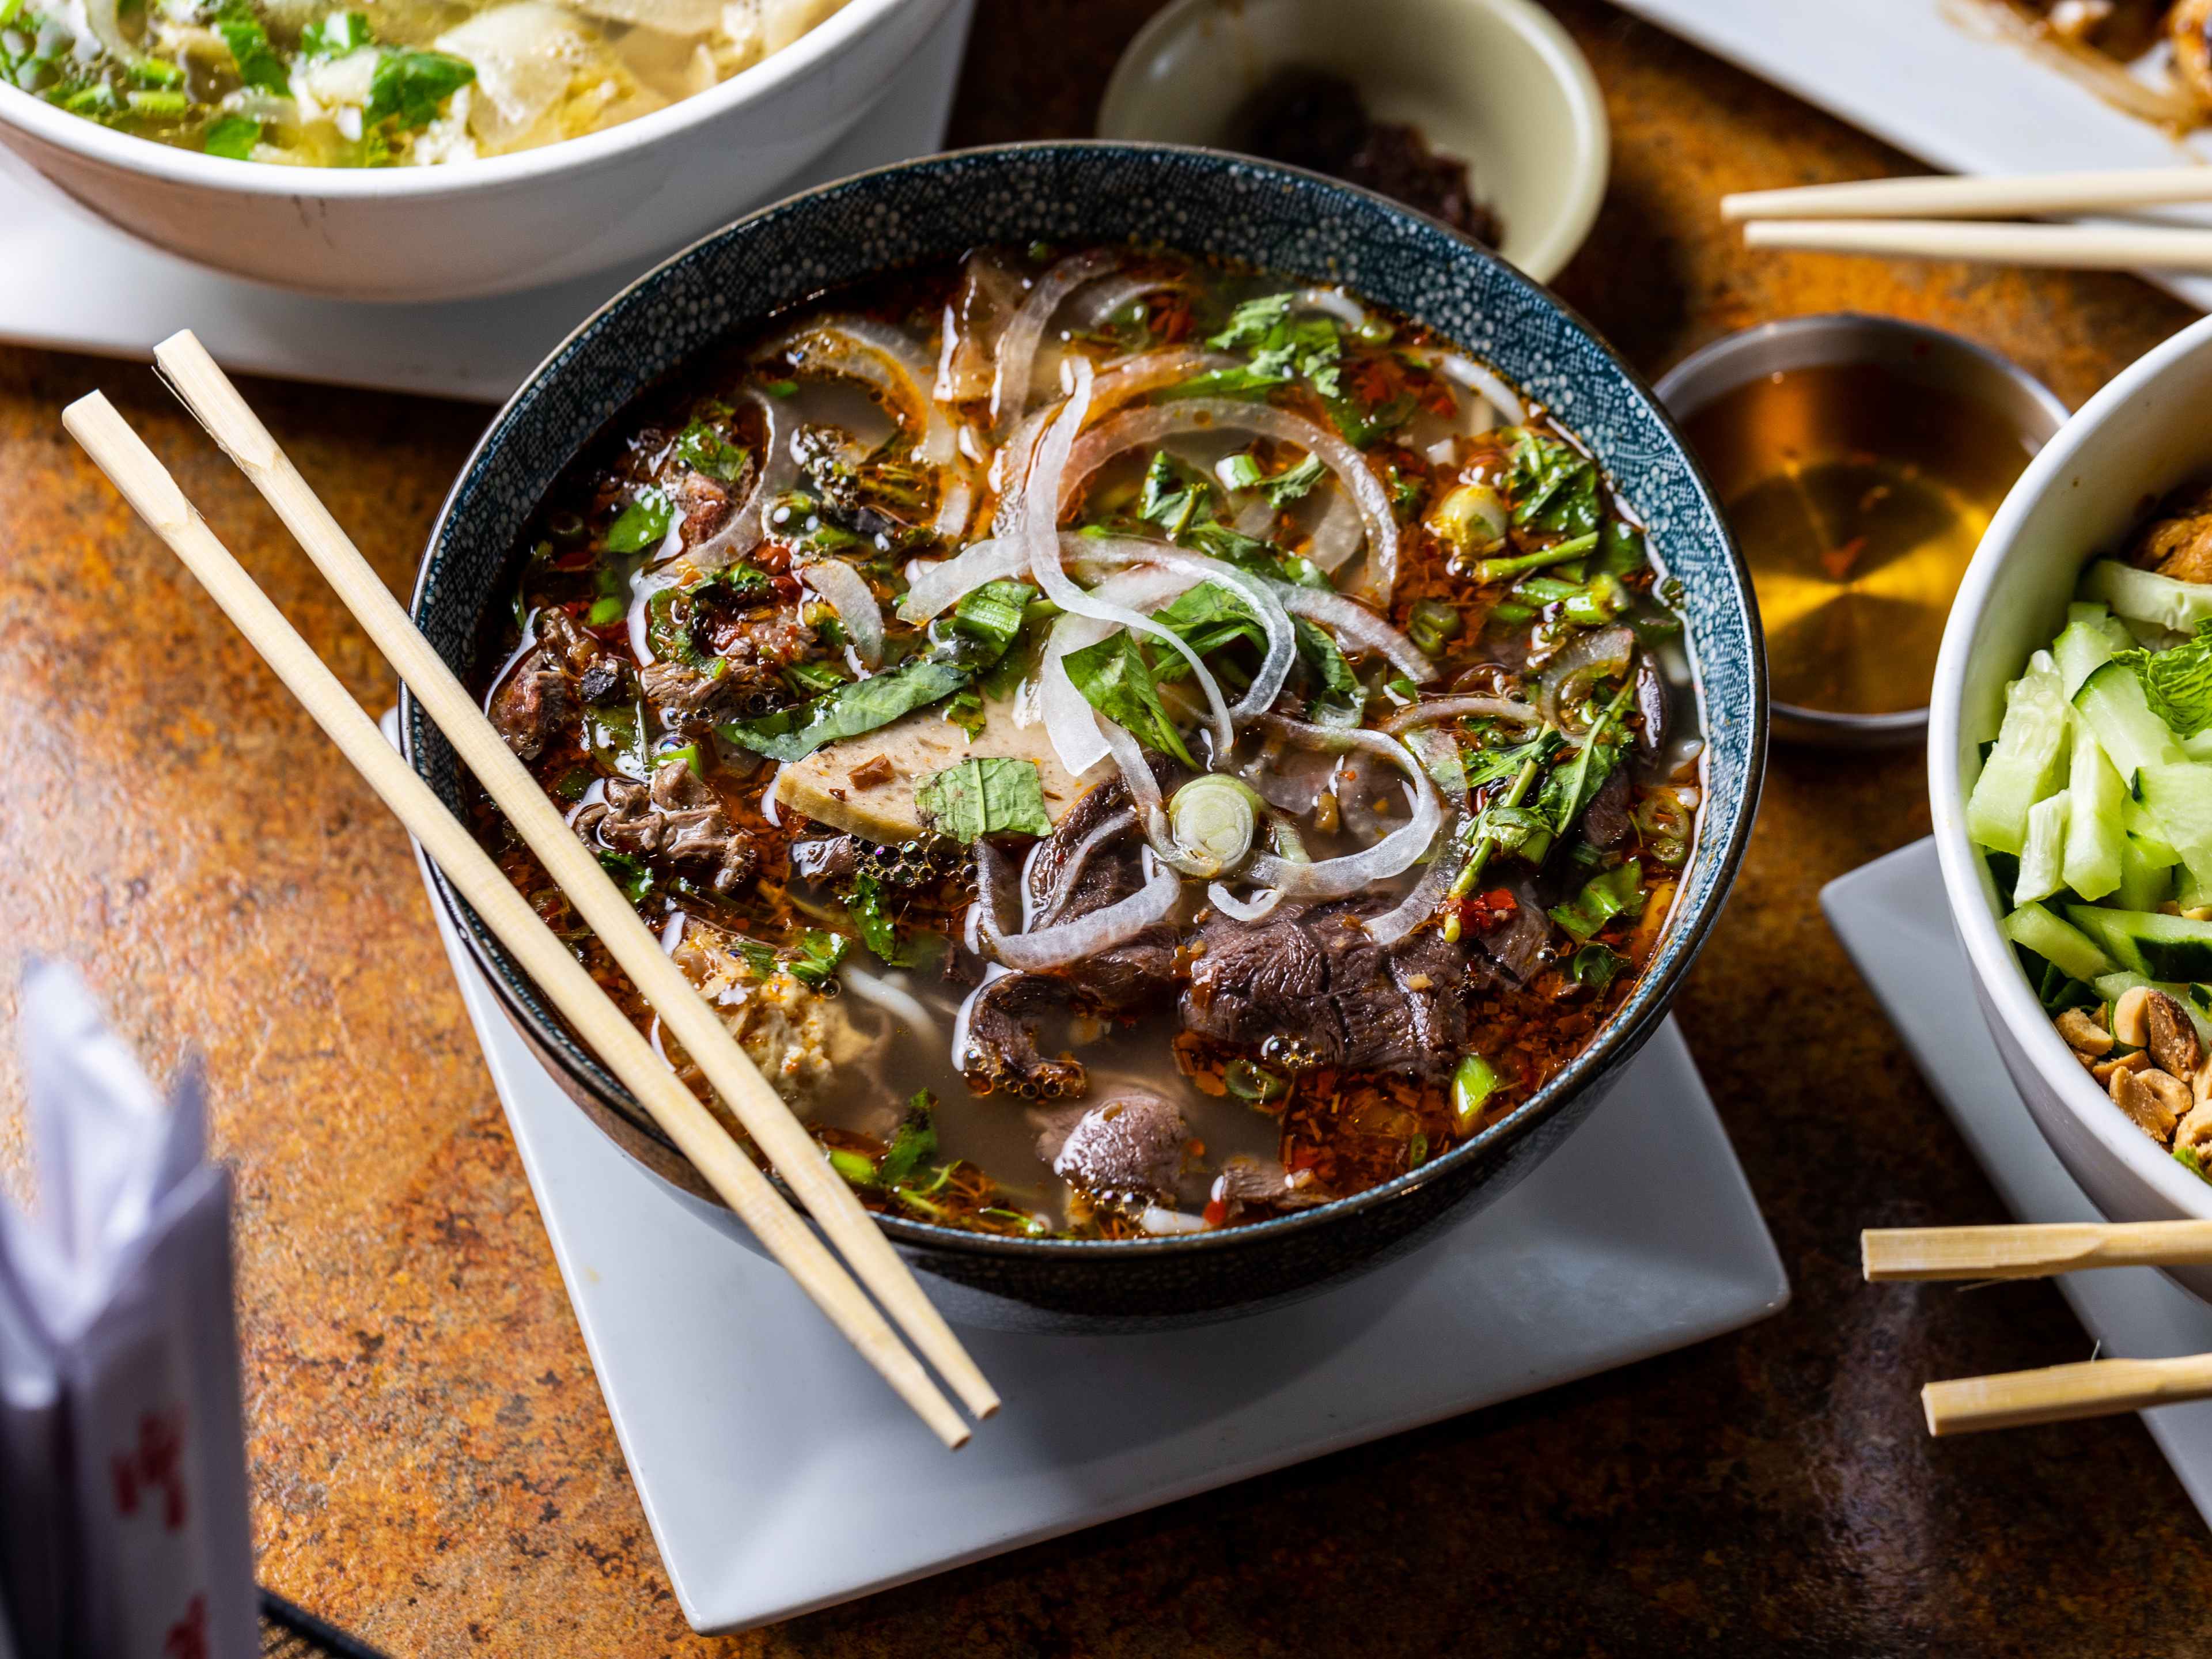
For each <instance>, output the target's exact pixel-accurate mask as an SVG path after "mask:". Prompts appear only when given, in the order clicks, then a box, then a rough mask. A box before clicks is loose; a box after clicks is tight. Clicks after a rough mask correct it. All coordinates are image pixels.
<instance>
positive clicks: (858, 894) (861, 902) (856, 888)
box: [845, 871, 905, 968]
mask: <svg viewBox="0 0 2212 1659" xmlns="http://www.w3.org/2000/svg"><path fill="white" fill-rule="evenodd" d="M845 914H846V915H848V916H850V917H852V919H853V925H854V927H857V928H859V929H860V943H861V944H863V945H866V946H867V947H868V949H870V950H871V951H874V952H875V953H876V955H877V956H878V957H879V958H881V959H882V961H883V963H884V966H885V967H887V968H897V967H901V966H903V965H904V963H905V958H904V957H902V955H901V954H900V953H899V943H898V927H897V926H896V924H895V923H894V922H893V921H891V919H890V912H888V911H887V910H885V909H884V887H883V884H882V883H881V882H879V881H878V880H877V879H876V878H874V877H873V876H872V875H869V874H868V873H867V872H865V871H863V872H861V873H860V874H859V875H857V876H855V877H854V878H853V896H852V897H850V898H848V899H847V900H846V901H845Z"/></svg>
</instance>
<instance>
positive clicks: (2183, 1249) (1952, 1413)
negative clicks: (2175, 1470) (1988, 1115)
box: [1859, 1221, 2212, 1434]
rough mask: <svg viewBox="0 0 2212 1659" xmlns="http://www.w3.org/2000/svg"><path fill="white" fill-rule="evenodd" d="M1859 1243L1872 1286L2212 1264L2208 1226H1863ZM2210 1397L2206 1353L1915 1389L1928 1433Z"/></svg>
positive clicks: (2211, 1227)
mask: <svg viewBox="0 0 2212 1659" xmlns="http://www.w3.org/2000/svg"><path fill="white" fill-rule="evenodd" d="M1859 1245H1860V1250H1861V1259H1862V1264H1863V1267H1864V1269H1865V1273H1866V1276H1867V1278H1868V1279H1870V1280H1887V1279H2041V1278H2045V1277H2046V1276H2048V1275H2050V1274H2051V1273H2075V1272H2079V1271H2082V1270H2085V1269H2087V1268H2091V1267H2193V1266H2197V1265H2201V1264H2203V1263H2207V1262H2212V1221H2136V1222H2063V1223H2051V1224H2029V1225H2022V1226H2013V1227H1899V1228H1888V1229H1878V1228H1869V1230H1867V1231H1865V1232H1863V1233H1861V1234H1860V1235H1859ZM2208 1397H2212V1354H2191V1355H2189V1356H2186V1357H2185V1358H2175V1359H2093V1360H2089V1361H2087V1362H2086V1363H2084V1364H2075V1365H2051V1366H2048V1367H2045V1369H2043V1370H2032V1371H2008V1372H2005V1373H2002V1374H2000V1375H1998V1376H1969V1377H1960V1378H1958V1379H1955V1380H1954V1381H1952V1382H1948V1383H1929V1384H1928V1385H1927V1386H1926V1387H1925V1388H1923V1389H1922V1390H1921V1391H1920V1399H1921V1404H1922V1405H1923V1407H1924V1408H1925V1409H1926V1411H1927V1413H1928V1431H1929V1433H1930V1434H1970V1433H1972V1432H1973V1431H1977V1430H1979V1429H2009V1428H2017V1427H2021V1426H2022V1425H2027V1424H2030V1423H2059V1422H2064V1421H2066V1420H2067V1419H2070V1418H2076V1417H2102V1416H2105V1415H2106V1414H2108V1413H2113V1412H2126V1411H2141V1410H2142V1409H2144V1408H2145V1407H2151V1406H2169V1405H2173V1404H2176V1403H2178V1402H2179V1401H2185V1400H2202V1399H2205V1398H2208Z"/></svg>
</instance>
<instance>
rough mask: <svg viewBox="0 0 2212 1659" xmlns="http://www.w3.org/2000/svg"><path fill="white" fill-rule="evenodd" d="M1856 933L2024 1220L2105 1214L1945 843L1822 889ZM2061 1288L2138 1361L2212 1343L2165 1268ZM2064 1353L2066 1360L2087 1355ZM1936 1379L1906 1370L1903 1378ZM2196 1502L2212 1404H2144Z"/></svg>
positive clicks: (1858, 950) (2204, 1500) (2211, 1466)
mask: <svg viewBox="0 0 2212 1659" xmlns="http://www.w3.org/2000/svg"><path fill="white" fill-rule="evenodd" d="M1820 907H1821V908H1822V909H1824V910H1826V912H1827V914H1828V925H1829V926H1830V927H1833V928H1834V929H1835V930H1836V936H1837V937H1838V939H1842V940H1843V942H1844V950H1846V951H1849V952H1850V957H1851V960H1852V961H1853V962H1854V963H1857V966H1858V970H1859V972H1860V973H1861V974H1862V975H1864V976H1865V978H1866V981H1867V983H1868V984H1869V986H1871V987H1873V989H1874V994H1875V999H1876V1000H1878V1001H1880V1002H1881V1006H1882V1012H1884V1013H1886V1014H1887V1015H1888V1016H1889V1019H1890V1024H1893V1025H1894V1026H1896V1027H1897V1031H1898V1035H1899V1036H1902V1037H1903V1038H1904V1039H1905V1047H1906V1048H1909V1049H1911V1051H1912V1059H1913V1062H1914V1064H1916V1065H1917V1066H1918V1067H1919V1068H1920V1074H1921V1075H1922V1076H1923V1077H1924V1078H1925V1079H1928V1086H1929V1088H1930V1089H1932V1090H1934V1091H1935V1092H1936V1098H1937V1099H1939V1100H1941V1101H1942V1103H1943V1108H1944V1109H1945V1110H1946V1111H1947V1112H1948V1113H1949V1114H1950V1115H1951V1121H1953V1122H1954V1123H1955V1124H1957V1125H1958V1126H1959V1133H1960V1134H1962V1135H1964V1136H1965V1137H1966V1145H1967V1146H1968V1147H1969V1148H1971V1149H1972V1152H1973V1154H1974V1157H1975V1158H1976V1159H1977V1160H1978V1162H1979V1163H1980V1164H1981V1166H1982V1168H1983V1169H1984V1170H1986V1171H1987V1172H1988V1173H1989V1177H1990V1182H1991V1183H1992V1184H1993V1185H1994V1186H1995V1187H1996V1189H1997V1194H1998V1196H1999V1197H2001V1198H2002V1199H2003V1200H2004V1201H2005V1206H2006V1207H2007V1208H2008V1209H2009V1210H2010V1211H2011V1212H2013V1214H2014V1215H2015V1216H2016V1217H2017V1218H2019V1219H2021V1220H2022V1221H2044V1222H2048V1221H2098V1220H2101V1219H2102V1217H2101V1216H2100V1215H2099V1214H2098V1212H2097V1211H2096V1208H2095V1207H2094V1206H2093V1205H2092V1204H2091V1203H2090V1202H2089V1200H2087V1198H2086V1197H2084V1196H2083V1195H2082V1193H2081V1188H2079V1187H2077V1186H2075V1184H2074V1179H2073V1177H2072V1176H2069V1175H2068V1174H2067V1173H2066V1171H2065V1170H2064V1169H2063V1167H2062V1166H2061V1165H2060V1164H2059V1162H2058V1158H2057V1154H2056V1153H2054V1152H2052V1151H2051V1148H2050V1147H2049V1146H2047V1145H2045V1141H2044V1139H2043V1136H2042V1134H2041V1133H2040V1132H2039V1131H2038V1130H2037V1128H2036V1127H2035V1121H2034V1120H2033V1118H2031V1117H2029V1116H2028V1115H2027V1107H2026V1106H2025V1105H2023V1104H2022V1103H2021V1098H2020V1094H2019V1091H2016V1090H2015V1088H2014V1087H2013V1086H2012V1080H2011V1079H2009V1078H2008V1077H2007V1076H2006V1075H2005V1071H2004V1062H2003V1061H2002V1060H2000V1059H1999V1058H1998V1057H1997V1045H1996V1039H1995V1038H1994V1037H1992V1036H1990V1033H1989V1028H1988V1027H1987V1026H1986V1025H1984V1024H1983V1023H1982V1016H1981V1011H1980V1010H1979V1009H1978V1007H1977V1006H1975V1002H1974V990H1973V980H1972V973H1973V969H1972V968H1970V967H1969V966H1968V965H1967V963H1966V947H1965V946H1964V945H1961V944H1960V942H1959V935H1958V933H1957V932H1956V930H1955V929H1954V927H1952V923H1951V912H1950V908H1949V906H1948V904H1947V903H1946V902H1944V896H1943V878H1942V872H1941V871H1940V870H1939V869H1938V868H1937V866H1936V843H1935V842H1933V841H1918V842H1914V843H1913V844H1912V845H1911V846H1910V847H1905V848H1899V850H1898V851H1896V852H1894V853H1892V854H1889V856H1888V857H1887V858H1882V859H1877V860H1875V861H1874V862H1873V863H1872V864H1869V865H1867V866H1865V867H1864V868H1863V869H1858V870H1854V871H1852V872H1851V873H1850V874H1849V875H1847V876H1841V877H1838V878H1837V879H1836V880H1834V881H1832V882H1830V883H1829V884H1827V886H1826V887H1825V888H1823V889H1821V890H1820ZM2057 1285H2058V1289H2059V1291H2060V1292H2061V1293H2062V1294H2063V1295H2064V1297H2066V1300H2067V1302H2068V1303H2069V1304H2070V1305H2071V1306H2072V1308H2073V1310H2074V1312H2075V1316H2077V1317H2079V1318H2080V1320H2081V1323H2082V1324H2083V1325H2084V1326H2086V1327H2087V1328H2088V1330H2089V1333H2090V1334H2091V1335H2093V1336H2094V1337H2095V1338H2096V1339H2097V1340H2098V1342H2099V1344H2100V1346H2101V1349H2102V1351H2103V1352H2106V1353H2111V1354H2115V1355H2125V1356H2126V1357H2128V1358H2134V1359H2154V1358H2164V1357H2166V1356H2169V1355H2173V1354H2185V1353H2203V1352H2208V1351H2212V1308H2208V1307H2206V1306H2205V1305H2204V1304H2203V1303H2202V1302H2199V1301H2198V1300H2197V1298H2196V1297H2193V1296H2191V1295H2190V1294H2189V1293H2188V1292H2187V1291H2185V1290H2183V1289H2182V1288H2181V1287H2180V1286H2179V1285H2176V1284H2174V1283H2173V1281H2172V1280H2171V1279H2167V1278H2166V1276H2165V1275H2164V1274H2163V1273H2160V1272H2158V1271H2157V1270H2156V1269H2155V1268H2151V1267H2118V1268H2106V1269H2104V1270H2101V1271H2100V1272H2097V1273H2069V1274H2067V1275H2065V1276H2064V1277H2063V1278H2061V1279H2058V1280H2057ZM2086 1357H2087V1356H2086V1355H2084V1354H2079V1353H2069V1354H2053V1355H2051V1364H2054V1365H2055V1364H2063V1363H2065V1362H2068V1361H2070V1360H2075V1359H2081V1358H2086ZM1923 1380H1929V1381H1932V1380H1933V1379H1917V1378H1909V1377H1900V1378H1899V1379H1898V1386H1899V1388H1900V1389H1905V1388H1912V1387H1915V1386H1917V1383H1918V1382H1920V1381H1923ZM2142 1419H2143V1422H2144V1424H2145V1425H2147V1426H2148V1428H2149V1430H2150V1431H2151V1437H2152V1438H2153V1439H2154V1440H2156V1441H2157V1442H2158V1444H2159V1449H2160V1450H2161V1451H2163V1452H2164V1453H2165V1454H2166V1461H2167V1462H2169V1463H2171V1464H2172V1465H2173V1472H2174V1473H2175V1474H2178V1475H2179V1476H2180V1477H2181V1484H2182V1486H2185V1488H2186V1489H2187V1490H2188V1492H2189V1497H2190V1501H2191V1502H2192V1503H2194V1504H2196V1505H2197V1511H2198V1513H2200V1514H2201V1515H2203V1516H2204V1517H2205V1518H2206V1519H2207V1520H2208V1521H2212V1401H2199V1402H2197V1403H2196V1404H2193V1405H2187V1406H2161V1407H2159V1408H2158V1409H2157V1410H2156V1411H2148V1412H2145V1413H2142Z"/></svg>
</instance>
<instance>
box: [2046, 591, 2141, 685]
mask: <svg viewBox="0 0 2212 1659" xmlns="http://www.w3.org/2000/svg"><path fill="white" fill-rule="evenodd" d="M2072 610H2073V611H2080V612H2087V613H2088V614H2087V615H2083V616H2079V617H2075V619H2074V620H2072V621H2070V622H2069V623H2067V624H2066V631H2065V632H2064V633H2063V634H2061V635H2059V636H2058V638H2057V641H2055V642H2054V643H2053V644H2052V646H2051V657H2052V659H2054V660H2055V661H2056V662H2057V665H2058V677H2059V678H2060V679H2061V680H2063V681H2064V682H2065V685H2066V695H2067V696H2069V697H2070V696H2073V695H2074V694H2075V692H2076V691H2078V690H2081V682H2082V681H2084V680H2086V679H2087V678H2089V676H2090V675H2091V674H2093V673H2094V672H2095V671H2097V670H2098V669H2100V668H2102V667H2103V666H2104V665H2106V663H2108V662H2110V661H2112V658H2113V657H2114V656H2115V655H2116V654H2118V653H2120V652H2122V651H2125V650H2127V649H2128V648H2129V647H2130V646H2132V645H2134V644H2135V641H2134V640H2133V639H2131V638H2130V636H2129V635H2128V630H2127V629H2125V628H2123V627H2121V626H2120V624H2119V623H2116V622H2114V621H2113V620H2112V612H2110V611H2107V610H2106V609H2105V607H2104V606H2103V605H2075V606H2073V607H2072ZM2115 633H2117V634H2118V639H2115V638H2114V637H2113V635H2114V634H2115Z"/></svg>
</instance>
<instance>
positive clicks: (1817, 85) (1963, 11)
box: [1619, 0, 2212, 308]
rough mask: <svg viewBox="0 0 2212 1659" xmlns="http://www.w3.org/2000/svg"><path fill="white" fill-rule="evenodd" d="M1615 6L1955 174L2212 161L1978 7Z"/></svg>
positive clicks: (2179, 286) (1777, 0)
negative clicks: (2006, 35) (2128, 111)
mask: <svg viewBox="0 0 2212 1659" xmlns="http://www.w3.org/2000/svg"><path fill="white" fill-rule="evenodd" d="M1619 3H1620V6H1621V7H1622V8H1623V9H1625V10H1627V11H1632V12H1634V13H1636V14H1637V15H1638V16H1640V17H1644V18H1645V19H1647V20H1649V21H1651V22H1654V23H1656V24H1658V25H1659V26H1660V27H1662V28H1664V29H1667V30H1668V31H1670V32H1671V33H1675V34H1679V35H1680V36H1681V37H1682V38H1683V39H1684V40H1692V41H1695V42H1696V43H1697V44H1698V45H1699V46H1703V47H1705V49H1706V50H1707V51H1708V52H1713V53H1716V54H1717V55H1718V56H1720V57H1722V58H1727V59H1728V60H1729V62H1730V63H1733V64H1739V65H1741V67H1742V68H1744V69H1747V70H1750V71H1751V72H1752V73H1753V74H1754V75H1756V76H1759V77H1760V78H1761V79H1762V80H1766V81H1771V82H1774V84H1775V85H1777V86H1778V87H1781V88H1784V89H1785V90H1786V91H1789V92H1793V93H1795V94H1796V95H1797V96H1798V97H1800V98H1802V99H1804V100H1807V101H1808V103H1814V104H1818V105H1819V106H1820V107H1821V108H1822V109H1825V110H1826V111H1828V112H1830V113H1831V114H1833V115H1837V116H1840V117H1841V118H1843V119H1844V120H1846V121H1849V122H1850V124H1851V125H1853V126H1856V127H1861V128H1863V129H1864V130H1865V131H1868V132H1870V133H1873V134H1874V135H1875V137H1878V138H1882V139H1886V140H1887V141H1888V142H1889V143H1893V144H1894V145H1896V146H1897V147H1898V148H1899V149H1901V150H1904V151H1905V152H1906V153H1908V154H1909V155H1917V156H1918V157H1919V158H1920V159H1921V160H1922V161H1925V162H1928V163H1929V165H1930V166H1933V167H1943V168H1947V169H1948V170H1949V171H1951V172H1954V173H2057V172H2063V171H2069V170H2071V169H2075V168H2094V167H2177V166H2185V165H2187V164H2188V163H2190V162H2191V161H2205V160H2212V131H2207V132H2200V133H2197V134H2193V135H2191V137H2190V138H2189V139H2188V140H2187V141H2185V142H2182V141H2177V140H2176V139H2174V138H2173V137H2172V136H2170V135H2169V134H2168V133H2167V132H2166V131H2165V130H2164V129H2162V128H2160V127H2155V126H2153V125H2150V124H2149V123H2148V122H2147V121H2140V120H2137V119H2136V118H2135V117H2133V116H2131V115H2124V114H2122V113H2121V112H2119V111H2118V110H2117V109H2115V108H2113V107H2112V105H2110V104H2108V103H2106V101H2105V100H2103V99H2101V98H2100V97H2098V96H2097V94H2095V93H2093V92H2092V91H2090V90H2089V89H2088V88H2087V87H2085V86H2083V85H2082V84H2081V82H2078V81H2076V80H2075V79H2073V78H2072V77H2071V76H2068V75H2066V74H2064V73H2063V71H2061V70H2057V69H2054V68H2052V67H2051V65H2050V64H2045V63H2044V62H2042V61H2040V60H2039V59H2038V58H2035V57H2033V56H2032V55H2031V54H2030V53H2028V52H2027V51H2025V50H2023V49H2022V48H2021V46H2018V45H2017V44H2015V43H2014V42H2011V41H2008V40H2002V39H2000V38H1998V37H1997V36H1996V35H1995V34H1994V33H1991V32H1990V28H1989V27H1988V25H1987V24H1986V22H1984V21H1979V20H1978V15H1977V14H1978V0H1619ZM1778 182H1780V181H1778ZM1714 210H1715V211H1716V212H1717V211H1718V210H1719V208H1718V204H1715V207H1714ZM2160 217H2164V218H2171V219H2173V220H2177V221H2179V222H2185V223H2195V224H2204V225H2212V207H2196V208H2175V209H2167V210H2163V211H2162V212H2161V214H2160ZM2144 275H2145V276H2146V277H2148V279H2149V280H2150V281H2152V282H2154V283H2159V284H2160V286H2161V287H2164V288H2166V289H2171V290H2172V292H2173V293H2175V294H2177V295H2180V296H2181V297H2182V298H2183V299H2185V300H2186V301H2189V302H2190V303H2191V304H2192V305H2195V306H2199V307H2207V308H2212V276H2178V275H2175V274H2174V273H2172V272H2148V271H2147V272H2145V273H2144Z"/></svg>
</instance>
